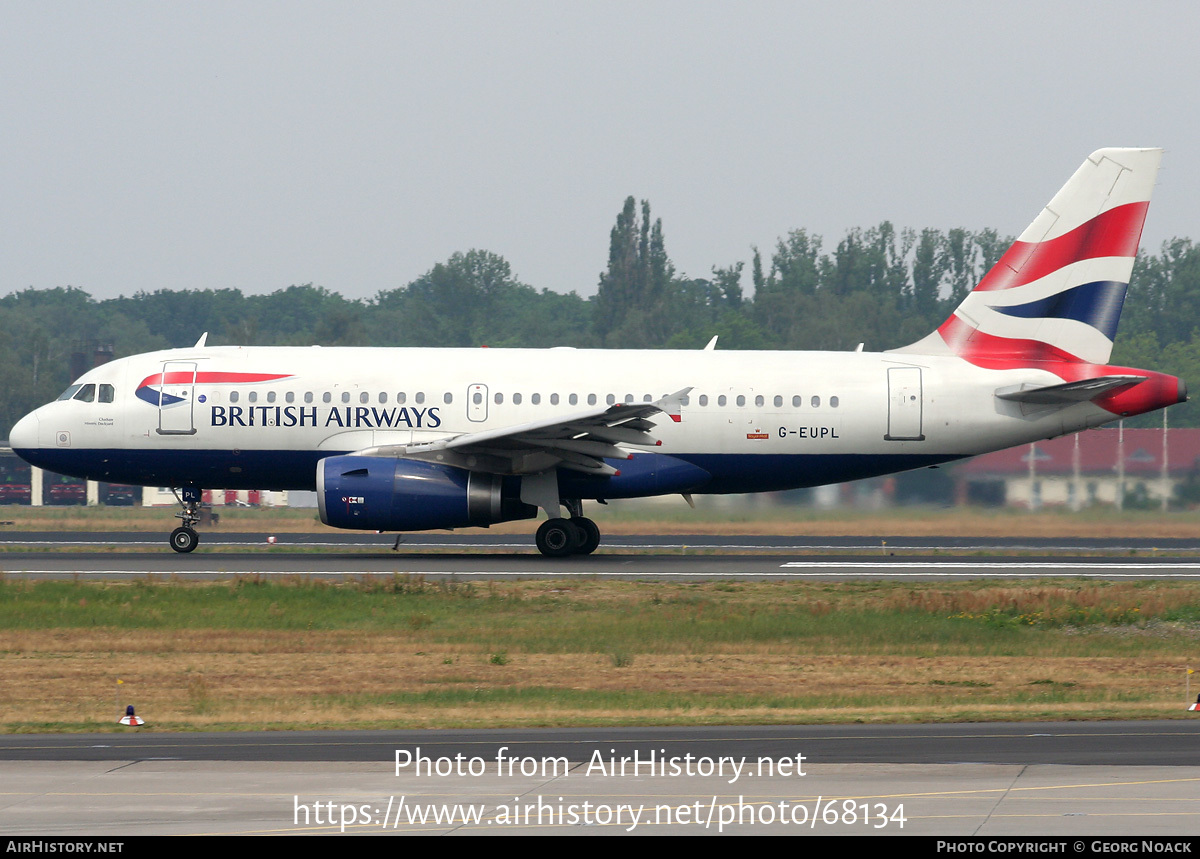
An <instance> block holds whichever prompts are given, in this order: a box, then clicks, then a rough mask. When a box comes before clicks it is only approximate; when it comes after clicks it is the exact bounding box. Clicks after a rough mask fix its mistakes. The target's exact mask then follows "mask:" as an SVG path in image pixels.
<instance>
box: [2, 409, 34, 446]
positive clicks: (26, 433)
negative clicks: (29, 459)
mask: <svg viewBox="0 0 1200 859" xmlns="http://www.w3.org/2000/svg"><path fill="white" fill-rule="evenodd" d="M39 424H40V422H39V421H38V416H37V413H36V412H30V413H29V414H27V415H26V416H25V417H23V418H21V419H20V420H19V421H17V424H16V426H14V427H13V428H12V431H11V432H10V433H9V434H8V445H9V447H11V448H12V449H13V450H15V451H17V452H18V453H19V452H20V451H22V450H33V449H34V448H36V447H37V446H38V428H39Z"/></svg>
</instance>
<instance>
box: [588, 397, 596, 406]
mask: <svg viewBox="0 0 1200 859" xmlns="http://www.w3.org/2000/svg"><path fill="white" fill-rule="evenodd" d="M588 405H589V406H594V405H596V395H595V394H588Z"/></svg>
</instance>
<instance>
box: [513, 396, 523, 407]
mask: <svg viewBox="0 0 1200 859" xmlns="http://www.w3.org/2000/svg"><path fill="white" fill-rule="evenodd" d="M513 405H514V406H519V405H521V395H520V394H513Z"/></svg>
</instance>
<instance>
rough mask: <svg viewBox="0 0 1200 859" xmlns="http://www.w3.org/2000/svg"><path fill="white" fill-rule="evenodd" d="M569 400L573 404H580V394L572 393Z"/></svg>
mask: <svg viewBox="0 0 1200 859" xmlns="http://www.w3.org/2000/svg"><path fill="white" fill-rule="evenodd" d="M567 402H569V403H570V404H571V405H573V406H577V405H579V394H571V396H569V397H567Z"/></svg>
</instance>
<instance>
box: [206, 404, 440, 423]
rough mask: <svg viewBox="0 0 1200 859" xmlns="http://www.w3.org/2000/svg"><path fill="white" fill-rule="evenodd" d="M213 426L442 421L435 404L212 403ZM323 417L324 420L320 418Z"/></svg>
mask: <svg viewBox="0 0 1200 859" xmlns="http://www.w3.org/2000/svg"><path fill="white" fill-rule="evenodd" d="M211 408H212V416H211V419H210V425H211V426H214V427H255V426H258V427H315V426H325V427H329V426H339V427H356V428H361V427H369V428H373V429H382V428H385V427H386V428H391V429H396V428H400V427H403V428H405V429H436V428H437V427H440V426H441V425H442V418H441V415H439V414H438V408H437V406H430V407H429V408H424V409H418V408H408V407H407V406H401V407H399V408H390V409H382V408H377V407H372V406H342V407H338V408H332V409H328V410H324V409H323V410H322V412H324V414H318V412H317V407H316V406H212V407H211ZM322 419H323V420H322Z"/></svg>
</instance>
